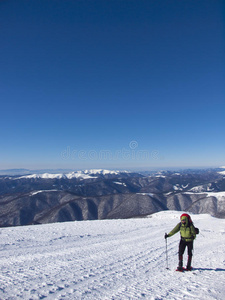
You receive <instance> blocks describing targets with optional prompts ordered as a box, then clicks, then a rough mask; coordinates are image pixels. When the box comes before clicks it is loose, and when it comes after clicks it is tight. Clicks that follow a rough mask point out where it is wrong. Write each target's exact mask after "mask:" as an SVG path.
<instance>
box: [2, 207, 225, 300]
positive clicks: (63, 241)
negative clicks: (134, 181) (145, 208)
mask: <svg viewBox="0 0 225 300" xmlns="http://www.w3.org/2000/svg"><path fill="white" fill-rule="evenodd" d="M180 214H181V212H173V211H164V212H160V213H156V214H154V215H152V216H151V217H149V218H145V219H129V220H102V221H83V222H68V223H57V224H47V225H33V226H25V227H14V228H13V227H11V228H2V229H0V299H4V300H6V299H10V300H13V299H44V298H45V299H82V300H83V299H101V300H102V299H107V300H108V299H111V300H112V299H114V300H116V299H118V300H119V299H144V298H145V299H152V300H153V299H201V300H202V299H205V300H206V299H221V300H222V299H225V285H224V282H225V251H224V247H225V246H224V245H225V220H224V219H216V218H213V217H210V216H209V215H192V219H193V221H194V222H195V225H196V226H197V227H199V228H200V232H201V233H200V234H199V235H198V237H197V240H196V241H195V250H194V258H193V266H194V268H195V269H194V271H193V272H185V273H180V272H175V271H174V270H175V268H176V266H177V248H178V242H179V235H178V234H176V235H174V236H173V237H171V238H169V239H168V240H167V241H168V257H169V270H167V269H166V246H165V245H166V244H165V240H164V233H165V232H169V231H170V230H171V229H172V228H173V227H174V226H175V225H176V224H177V223H178V222H179V216H180ZM184 258H185V260H186V253H185V256H184Z"/></svg>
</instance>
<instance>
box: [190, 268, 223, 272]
mask: <svg viewBox="0 0 225 300" xmlns="http://www.w3.org/2000/svg"><path fill="white" fill-rule="evenodd" d="M193 271H216V272H221V271H222V272H225V269H222V268H216V269H211V268H193Z"/></svg>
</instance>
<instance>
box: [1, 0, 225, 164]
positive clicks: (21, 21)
mask: <svg viewBox="0 0 225 300" xmlns="http://www.w3.org/2000/svg"><path fill="white" fill-rule="evenodd" d="M0 45H1V46H0V101H1V118H0V133H1V136H0V137H1V139H0V141H1V147H0V169H6V168H31V169H34V168H39V169H40V168H71V169H87V168H88V169H90V168H110V169H132V168H146V169H151V168H155V167H160V168H166V167H201V166H202V167H204V166H220V165H225V138H224V136H225V135H224V133H225V2H224V1H223V0H32V1H31V0H27V1H24V0H20V1H18V0H11V1H10V0H9V1H6V0H5V1H4V0H3V1H0Z"/></svg>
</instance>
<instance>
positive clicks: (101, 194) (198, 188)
mask: <svg viewBox="0 0 225 300" xmlns="http://www.w3.org/2000/svg"><path fill="white" fill-rule="evenodd" d="M221 172H222V173H221ZM0 205H1V211H0V226H15V225H29V224H42V223H52V222H65V221H73V220H79V221H80V220H97V219H121V218H131V217H140V216H142V217H143V216H145V215H149V214H153V213H155V212H158V211H162V210H178V211H181V210H184V211H189V212H192V213H209V214H211V215H212V216H216V217H220V218H225V176H224V174H223V169H206V170H182V171H179V172H177V171H176V172H173V171H160V172H156V173H152V172H150V173H149V174H148V173H147V172H144V173H131V172H126V171H123V172H121V171H110V170H101V169H100V170H85V171H76V172H75V171H74V172H69V173H39V174H38V173H35V174H27V175H22V176H18V175H15V176H11V175H10V176H9V175H5V176H0Z"/></svg>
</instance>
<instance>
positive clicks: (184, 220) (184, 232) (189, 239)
mask: <svg viewBox="0 0 225 300" xmlns="http://www.w3.org/2000/svg"><path fill="white" fill-rule="evenodd" d="M180 221H181V222H180V223H178V224H177V225H176V226H175V227H174V229H173V230H171V231H170V233H168V234H167V233H166V234H165V239H167V238H168V237H171V236H172V235H174V234H175V233H177V232H179V231H180V236H181V239H180V243H179V251H178V258H179V264H178V267H177V270H178V271H182V270H183V254H184V251H185V248H186V246H187V248H188V261H187V267H186V270H188V271H190V270H191V269H192V267H191V260H192V250H193V241H194V239H195V238H196V231H195V227H194V225H193V223H192V220H191V217H190V216H189V215H188V214H182V215H181V216H180Z"/></svg>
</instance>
